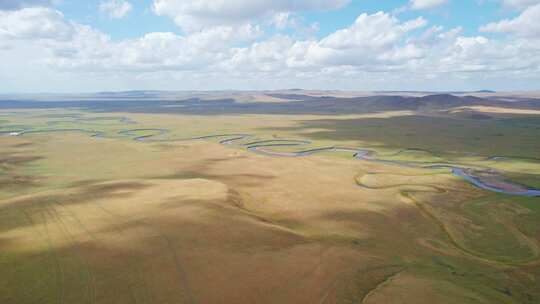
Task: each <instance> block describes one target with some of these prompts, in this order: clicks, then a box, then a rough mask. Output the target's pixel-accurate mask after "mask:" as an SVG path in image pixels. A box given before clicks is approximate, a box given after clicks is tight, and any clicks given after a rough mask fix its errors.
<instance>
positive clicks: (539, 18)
mask: <svg viewBox="0 0 540 304" xmlns="http://www.w3.org/2000/svg"><path fill="white" fill-rule="evenodd" d="M480 30H481V31H483V32H497V33H512V34H515V35H518V36H521V37H529V38H540V3H539V4H536V5H534V6H530V7H528V8H527V9H525V10H524V11H523V12H522V13H521V14H520V15H519V16H518V17H516V18H514V19H505V20H502V21H499V22H493V23H489V24H487V25H484V26H482V27H481V28H480Z"/></svg>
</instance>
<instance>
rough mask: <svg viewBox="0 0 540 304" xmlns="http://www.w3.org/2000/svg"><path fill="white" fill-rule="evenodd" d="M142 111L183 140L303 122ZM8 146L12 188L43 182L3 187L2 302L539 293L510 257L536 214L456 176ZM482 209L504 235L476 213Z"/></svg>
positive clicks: (478, 297)
mask: <svg viewBox="0 0 540 304" xmlns="http://www.w3.org/2000/svg"><path fill="white" fill-rule="evenodd" d="M377 115H381V116H382V115H390V116H392V115H394V114H388V113H387V114H377ZM398 115H402V114H398ZM131 117H132V118H134V119H136V120H137V121H139V122H140V124H141V125H144V126H149V127H165V128H171V129H172V130H174V132H177V134H184V135H185V136H197V135H205V134H211V133H214V132H215V131H216V127H217V126H219V127H220V129H219V131H221V132H219V133H222V132H223V133H227V132H240V131H242V130H241V127H242V125H253V126H255V127H254V128H257V127H259V126H272V125H273V126H280V127H283V126H294V125H295V124H296V121H295V118H293V117H287V116H268V117H263V116H249V115H246V116H239V117H234V118H232V117H227V116H216V117H211V118H208V117H197V116H193V117H187V116H186V117H181V119H179V118H178V116H167V115H163V116H160V115H143V114H139V115H132V116H131ZM158 118H159V119H158ZM296 119H300V118H298V117H297V118H296ZM305 119H309V118H308V117H302V118H301V120H305ZM313 119H318V117H313ZM201 121H204V123H201ZM209 131H210V132H209ZM273 133H274V132H273V131H272V130H269V131H268V133H267V134H264V136H271V135H272V134H273ZM276 133H277V135H278V136H288V135H290V134H287V133H285V135H282V134H281V133H278V132H276ZM0 145H1V146H2V147H3V151H2V152H3V154H2V159H3V164H4V167H5V168H7V169H6V170H4V171H3V174H4V176H5V177H6V178H5V182H11V183H12V182H13V181H14V177H15V176H19V177H28V178H31V179H32V181H33V183H31V184H25V183H21V184H20V187H13V186H12V184H8V185H9V189H8V190H9V191H8V190H3V191H2V192H1V197H0V252H1V254H0V267H1V269H2V270H3V272H2V274H0V278H1V280H0V302H2V303H362V302H363V303H389V302H392V303H393V302H395V303H400V302H399V301H401V303H445V302H446V303H520V302H522V300H523V299H528V297H530V298H532V299H533V300H534V299H538V296H539V293H540V291H539V290H538V288H537V287H535V284H534V282H536V280H538V279H540V274H539V270H538V266H537V264H534V262H535V261H532V262H531V263H532V264H526V265H521V264H512V263H511V262H512V261H514V260H519V261H521V260H522V259H529V258H531V257H532V258H534V257H535V256H534V254H535V252H533V254H532V255H531V254H529V253H528V252H527V250H526V248H527V247H530V248H533V247H534V245H533V244H537V242H538V241H539V240H538V237H537V236H536V237H535V236H534V234H531V233H530V232H527V231H525V230H524V229H523V228H520V229H517V228H516V227H517V226H516V225H515V220H516V218H520V216H525V215H526V216H530V215H531V214H532V211H530V210H529V209H527V208H525V207H523V208H525V209H526V210H525V209H519V208H518V207H514V208H510V207H508V206H509V205H508V204H506V205H505V206H499V203H498V202H499V198H498V197H490V200H489V201H488V202H487V203H486V202H483V201H479V202H478V201H474V200H476V199H482V198H484V197H485V195H486V193H485V192H483V191H480V190H478V189H475V188H473V187H472V186H470V185H468V184H466V183H464V182H463V181H460V180H458V179H456V178H453V177H451V176H450V175H449V174H445V173H440V172H436V173H437V174H431V173H432V171H428V170H422V169H412V168H402V167H396V166H391V165H384V164H380V163H372V162H363V161H357V160H353V159H350V158H348V159H346V158H338V157H329V156H310V157H306V158H277V157H267V156H262V155H257V154H253V153H250V152H248V151H246V150H244V149H239V148H235V147H227V146H223V145H220V144H218V143H216V142H212V141H181V142H168V143H141V142H135V141H131V140H128V139H125V138H115V139H107V138H102V139H95V138H90V137H88V136H87V135H84V134H77V133H65V134H35V135H28V136H24V137H0ZM468 201H471V204H470V205H469V204H466V203H464V202H468ZM491 201H493V202H494V203H493V204H491V205H490V202H491ZM485 205H488V206H490V208H491V209H489V210H492V211H490V213H489V215H490V216H492V217H493V218H496V219H498V220H499V222H498V223H504V225H503V226H502V227H499V225H495V226H492V225H489V223H486V222H484V221H482V220H481V219H479V218H478V217H477V215H478V214H479V213H482V212H483V213H482V214H488V213H486V210H487V209H482V208H483V206H485ZM468 206H473V207H474V208H480V209H478V210H476V209H474V208H473V207H471V208H473V209H470V210H469V209H467V208H469V207H468ZM527 210H529V211H527ZM534 220H535V218H534V217H532V218H530V219H527V220H526V219H523V222H526V221H529V222H533V221H534ZM496 223H497V222H496ZM463 227H476V228H478V229H479V230H478V231H481V233H480V235H481V236H482V237H484V238H486V239H488V240H490V239H492V240H494V242H496V241H498V240H501V238H500V235H503V237H504V238H506V239H504V238H502V239H503V240H507V241H508V242H513V244H514V243H517V244H521V245H523V246H521V247H523V248H518V249H520V250H523V252H522V253H523V254H521V255H520V254H518V255H515V256H513V255H510V256H508V257H507V260H503V261H501V260H498V259H497V258H496V256H495V255H496V254H498V253H500V252H503V253H505V252H504V250H502V249H501V250H500V252H499V251H497V250H486V248H485V247H482V246H483V244H480V245H482V246H480V245H476V246H473V245H474V244H473V245H471V243H470V242H469V241H470V240H471V239H472V240H474V239H475V238H474V237H475V235H473V236H471V235H469V234H468V232H469V231H475V230H474V229H469V230H467V229H463ZM531 227H533V228H534V227H537V226H534V225H532V226H531ZM498 229H501V230H498ZM491 231H494V233H492V234H490V232H491ZM533 232H534V230H533ZM531 235H532V236H531ZM514 239H516V240H517V241H516V242H514V241H513V240H514ZM489 246H490V247H489V248H488V249H490V248H495V249H497V248H498V247H497V246H495V245H494V244H489ZM518 247H519V246H518ZM494 256H495V258H494ZM505 288H506V289H508V290H509V292H511V293H512V296H511V297H509V296H508V295H507V292H506V291H507V290H506V289H505ZM501 290H502V291H503V292H501ZM524 303H526V302H524ZM531 303H532V302H531Z"/></svg>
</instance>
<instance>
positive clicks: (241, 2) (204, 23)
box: [152, 0, 350, 31]
mask: <svg viewBox="0 0 540 304" xmlns="http://www.w3.org/2000/svg"><path fill="white" fill-rule="evenodd" d="M349 2H350V0H296V1H289V0H192V1H184V0H154V2H153V6H152V8H153V11H154V12H155V13H156V14H157V15H160V16H167V17H170V18H172V19H173V20H174V22H175V23H176V24H177V25H178V26H180V27H182V28H183V29H184V30H186V31H197V30H201V29H204V28H208V27H213V26H224V25H226V26H234V25H238V24H245V23H250V22H252V21H255V20H259V19H261V18H269V19H273V18H275V15H276V14H281V13H286V12H298V11H306V10H329V9H337V8H341V7H344V6H345V5H347V4H348V3H349Z"/></svg>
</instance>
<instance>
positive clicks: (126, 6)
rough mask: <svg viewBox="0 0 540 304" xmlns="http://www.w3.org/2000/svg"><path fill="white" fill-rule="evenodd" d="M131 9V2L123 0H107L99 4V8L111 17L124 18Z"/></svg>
mask: <svg viewBox="0 0 540 304" xmlns="http://www.w3.org/2000/svg"><path fill="white" fill-rule="evenodd" d="M132 9H133V7H132V5H131V3H129V2H127V1H125V0H109V1H103V2H101V3H100V4H99V10H100V11H101V12H103V13H106V14H107V15H108V16H109V17H110V18H113V19H121V18H124V17H125V16H126V15H127V14H128V13H129V12H130V11H131V10H132Z"/></svg>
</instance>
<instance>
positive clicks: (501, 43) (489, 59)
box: [0, 0, 540, 92]
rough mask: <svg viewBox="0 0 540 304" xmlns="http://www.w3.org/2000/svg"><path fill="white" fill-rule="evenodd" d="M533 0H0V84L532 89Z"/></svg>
mask: <svg viewBox="0 0 540 304" xmlns="http://www.w3.org/2000/svg"><path fill="white" fill-rule="evenodd" d="M539 20H540V0H470V1H464V0H459V1H458V0H401V1H380V0H379V1H377V0H294V1H292V0H291V1H286V0H227V1H225V0H191V1H185V0H91V1H75V0H21V1H19V0H5V1H3V2H0V64H1V65H2V66H3V67H4V68H3V69H1V70H0V82H2V83H4V86H3V87H0V92H42V91H49V92H77V91H100V90H126V89H168V90H171V89H173V90H174V89H178V90H191V89H196V90H203V89H209V90H212V89H278V88H287V87H302V88H311V89H317V88H320V89H347V90H384V89H387V90H398V89H399V90H402V89H409V90H418V89H422V90H468V89H471V90H472V89H483V88H489V89H496V90H537V89H539V88H538V85H537V83H540V76H539V75H540V21H539Z"/></svg>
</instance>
